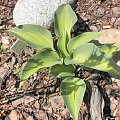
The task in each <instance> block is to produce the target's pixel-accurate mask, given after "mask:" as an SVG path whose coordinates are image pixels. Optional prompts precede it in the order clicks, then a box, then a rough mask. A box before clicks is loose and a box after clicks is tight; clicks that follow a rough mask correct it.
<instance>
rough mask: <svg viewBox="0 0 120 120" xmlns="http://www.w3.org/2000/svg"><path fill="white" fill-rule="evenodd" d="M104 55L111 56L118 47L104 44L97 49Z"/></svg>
mask: <svg viewBox="0 0 120 120" xmlns="http://www.w3.org/2000/svg"><path fill="white" fill-rule="evenodd" d="M99 48H100V49H101V50H102V51H103V52H104V53H106V54H107V55H109V56H111V57H112V56H113V54H114V53H115V52H116V51H117V49H118V47H117V46H114V45H113V44H105V45H101V46H100V47H99Z"/></svg>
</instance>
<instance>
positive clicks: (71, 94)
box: [60, 77, 86, 120]
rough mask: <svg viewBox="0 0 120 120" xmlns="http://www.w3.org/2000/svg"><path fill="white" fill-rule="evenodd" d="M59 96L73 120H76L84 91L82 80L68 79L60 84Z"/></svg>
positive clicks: (84, 86)
mask: <svg viewBox="0 0 120 120" xmlns="http://www.w3.org/2000/svg"><path fill="white" fill-rule="evenodd" d="M60 90H61V95H62V98H63V100H64V102H65V104H66V106H67V108H68V110H69V111H70V113H71V115H72V117H73V119H74V120H78V113H79V110H80V106H81V103H82V101H83V97H84V93H85V90H86V85H85V82H84V81H83V80H82V79H79V78H74V77H68V78H65V79H64V80H63V81H62V83H61V87H60Z"/></svg>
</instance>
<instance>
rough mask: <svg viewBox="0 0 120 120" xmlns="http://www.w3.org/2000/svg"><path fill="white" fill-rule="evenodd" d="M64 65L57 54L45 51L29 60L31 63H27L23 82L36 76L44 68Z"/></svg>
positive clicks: (22, 78) (23, 73)
mask: <svg viewBox="0 0 120 120" xmlns="http://www.w3.org/2000/svg"><path fill="white" fill-rule="evenodd" d="M62 63H63V60H62V59H61V58H59V56H58V54H57V53H56V52H54V51H50V50H44V51H42V52H40V53H38V54H36V55H34V56H33V57H32V58H30V59H29V61H28V62H27V64H26V65H25V67H24V69H23V71H22V75H21V80H22V81H25V80H26V79H28V78H29V77H30V76H31V75H32V74H34V73H35V72H37V71H38V70H40V69H42V68H45V67H51V66H52V65H56V64H62Z"/></svg>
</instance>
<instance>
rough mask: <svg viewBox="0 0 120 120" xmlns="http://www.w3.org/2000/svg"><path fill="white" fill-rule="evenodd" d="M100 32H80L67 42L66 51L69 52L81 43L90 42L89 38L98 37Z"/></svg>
mask: <svg viewBox="0 0 120 120" xmlns="http://www.w3.org/2000/svg"><path fill="white" fill-rule="evenodd" d="M102 34H103V33H100V32H85V33H82V34H80V35H78V36H77V37H75V38H73V39H71V40H70V41H69V42H68V45H67V48H68V51H69V52H71V51H72V50H73V49H76V48H77V47H79V46H80V45H82V44H85V43H87V42H90V41H91V40H93V39H95V38H96V37H98V36H100V35H102Z"/></svg>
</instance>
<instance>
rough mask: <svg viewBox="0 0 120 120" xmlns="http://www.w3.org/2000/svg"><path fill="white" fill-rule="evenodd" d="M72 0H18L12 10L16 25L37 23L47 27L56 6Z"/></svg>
mask: <svg viewBox="0 0 120 120" xmlns="http://www.w3.org/2000/svg"><path fill="white" fill-rule="evenodd" d="M72 2H74V0H19V1H18V2H17V4H16V6H15V8H14V11H13V20H14V22H15V24H16V25H21V24H28V23H31V24H37V25H41V26H45V27H49V26H50V24H51V23H52V21H53V18H54V12H55V10H56V9H57V8H58V6H60V5H62V4H66V3H72Z"/></svg>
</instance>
